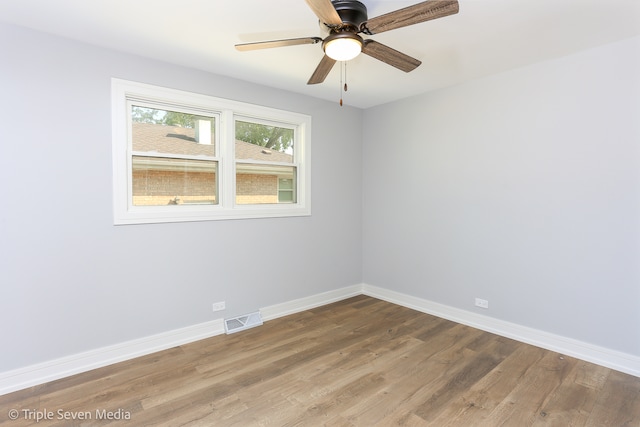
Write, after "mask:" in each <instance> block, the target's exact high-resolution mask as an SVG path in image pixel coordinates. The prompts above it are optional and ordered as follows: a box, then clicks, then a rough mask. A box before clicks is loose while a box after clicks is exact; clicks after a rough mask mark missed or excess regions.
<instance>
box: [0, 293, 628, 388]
mask: <svg viewBox="0 0 640 427" xmlns="http://www.w3.org/2000/svg"><path fill="white" fill-rule="evenodd" d="M363 294H364V295H368V296H371V297H374V298H378V299H381V300H384V301H388V302H391V303H394V304H398V305H401V306H404V307H407V308H411V309H414V310H417V311H421V312H423V313H428V314H432V315H434V316H438V317H441V318H443V319H447V320H451V321H454V322H457V323H462V324H464V325H468V326H471V327H474V328H478V329H481V330H483V331H487V332H491V333H494V334H497V335H500V336H504V337H507V338H512V339H514V340H517V341H521V342H525V343H527V344H532V345H535V346H537V347H541V348H545V349H548V350H552V351H556V352H559V353H562V354H566V355H568V356H572V357H575V358H578V359H581V360H585V361H587V362H591V363H595V364H598V365H601V366H605V367H607V368H611V369H615V370H617V371H620V372H624V373H627V374H630V375H634V376H637V377H640V357H637V356H633V355H630V354H626V353H622V352H618V351H614V350H610V349H607V348H604V347H599V346H596V345H593V344H589V343H585V342H582V341H578V340H574V339H571V338H566V337H562V336H559V335H555V334H551V333H548V332H544V331H540V330H537V329H532V328H528V327H525V326H521V325H517V324H515V323H510V322H506V321H503V320H498V319H494V318H492V317H488V316H483V315H480V314H476V313H472V312H469V311H465V310H461V309H458V308H454V307H450V306H446V305H443V304H438V303H435V302H433V301H429V300H426V299H422V298H418V297H413V296H410V295H406V294H402V293H400V292H395V291H390V290H387V289H384V288H380V287H376V286H371V285H367V284H360V285H353V286H348V287H345V288H341V289H336V290H333V291H329V292H323V293H321V294H316V295H311V296H309V297H305V298H300V299H296V300H292V301H288V302H284V303H281V304H275V305H272V306H268V307H265V308H262V309H260V314H261V315H262V318H263V319H264V320H265V321H268V320H273V319H277V318H278V317H283V316H287V315H289V314H294V313H298V312H301V311H304V310H309V309H311V308H315V307H319V306H322V305H326V304H330V303H332V302H336V301H341V300H343V299H346V298H350V297H353V296H356V295H363ZM220 334H224V320H223V319H217V320H213V321H210V322H205V323H200V324H197V325H193V326H188V327H186V328H181V329H175V330H172V331H168V332H163V333H160V334H157V335H152V336H150V337H145V338H140V339H136V340H132V341H127V342H123V343H120V344H116V345H112V346H107V347H103V348H99V349H95V350H90V351H87V352H84V353H79V354H75V355H71V356H67V357H63V358H60V359H55V360H51V361H48V362H44V363H39V364H36V365H31V366H27V367H24V368H19V369H15V370H12V371H7V372H0V395H3V394H7V393H11V392H13V391H17V390H21V389H24V388H27V387H32V386H35V385H38V384H43V383H46V382H49V381H54V380H57V379H60V378H64V377H67V376H71V375H75V374H78V373H81V372H86V371H89V370H92V369H96V368H100V367H103V366H107V365H111V364H113V363H117V362H122V361H124V360H129V359H133V358H135V357H139V356H144V355H146V354H150V353H154V352H156V351H161V350H166V349H168V348H172V347H175V346H178V345H183V344H187V343H190V342H193V341H198V340H201V339H204V338H209V337H212V336H215V335H220Z"/></svg>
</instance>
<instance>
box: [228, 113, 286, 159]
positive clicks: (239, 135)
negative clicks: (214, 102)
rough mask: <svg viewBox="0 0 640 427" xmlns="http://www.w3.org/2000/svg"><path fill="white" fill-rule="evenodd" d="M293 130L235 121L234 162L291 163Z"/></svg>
mask: <svg viewBox="0 0 640 427" xmlns="http://www.w3.org/2000/svg"><path fill="white" fill-rule="evenodd" d="M293 135H294V133H293V129H289V128H283V127H277V126H268V125H263V124H259V123H251V122H245V121H242V120H236V160H260V161H266V162H280V163H293V147H294V141H293Z"/></svg>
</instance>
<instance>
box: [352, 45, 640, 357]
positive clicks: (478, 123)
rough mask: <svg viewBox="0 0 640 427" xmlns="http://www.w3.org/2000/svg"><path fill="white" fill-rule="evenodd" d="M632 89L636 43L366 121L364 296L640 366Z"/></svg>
mask: <svg viewBox="0 0 640 427" xmlns="http://www.w3.org/2000/svg"><path fill="white" fill-rule="evenodd" d="M427 66H428V65H427ZM638 76H640V38H638V37H636V38H634V39H630V40H627V41H622V42H618V43H615V44H611V45H607V46H602V47H599V48H596V49H593V50H589V51H585V52H582V53H579V54H575V55H572V56H569V57H565V58H562V59H558V60H554V61H549V62H544V63H539V64H537V65H534V66H529V67H526V68H521V69H517V70H513V71H510V72H505V73H502V74H500V75H495V76H492V77H489V78H484V79H481V80H477V81H473V82H469V83H467V84H463V85H460V86H457V87H452V88H449V89H446V90H441V91H438V92H435V93H430V94H425V95H421V96H417V97H414V98H411V99H406V100H402V101H398V102H395V103H392V104H388V105H384V106H379V107H376V108H372V109H369V110H367V111H365V113H364V141H365V142H364V150H363V169H364V181H363V182H364V186H363V200H364V201H363V224H364V225H363V238H364V240H363V242H364V243H363V254H364V255H363V266H364V267H363V271H364V272H363V280H364V282H365V283H368V284H371V285H376V286H380V287H384V288H389V289H393V290H395V291H398V292H402V293H405V294H408V295H411V296H416V297H421V298H425V299H427V300H431V301H435V302H439V303H442V304H446V305H448V306H452V307H457V308H461V309H465V310H469V311H475V312H478V313H481V314H486V315H488V316H492V317H495V318H497V319H501V320H505V321H510V322H514V323H517V324H519V325H523V326H529V327H533V328H536V329H539V330H542V331H547V332H551V333H554V334H558V335H561V336H566V337H570V338H574V339H578V340H581V341H584V342H588V343H592V344H596V345H600V346H603V347H607V348H610V349H614V350H619V351H623V352H627V353H630V354H634V355H640V262H639V261H640V248H639V245H640V172H639V171H640V152H639V150H640V80H639V77H638ZM475 297H480V298H484V299H487V300H489V303H490V306H489V310H482V309H479V308H476V307H474V305H473V303H474V298H475Z"/></svg>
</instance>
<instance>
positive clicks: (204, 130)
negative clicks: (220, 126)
mask: <svg viewBox="0 0 640 427" xmlns="http://www.w3.org/2000/svg"><path fill="white" fill-rule="evenodd" d="M215 125H216V123H215V117H204V116H196V115H194V114H188V113H181V112H178V111H169V110H160V109H154V108H149V107H141V106H138V105H132V107H131V141H132V144H131V145H132V149H133V151H138V152H157V153H163V154H180V155H187V156H211V157H213V156H215V148H216V146H215Z"/></svg>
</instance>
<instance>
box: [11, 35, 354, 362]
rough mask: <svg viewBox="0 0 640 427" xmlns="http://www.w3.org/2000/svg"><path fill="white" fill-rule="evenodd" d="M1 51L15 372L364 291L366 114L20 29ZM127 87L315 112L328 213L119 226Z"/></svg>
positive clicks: (317, 159) (321, 195)
mask: <svg viewBox="0 0 640 427" xmlns="http://www.w3.org/2000/svg"><path fill="white" fill-rule="evenodd" d="M0 56H1V57H2V64H1V65H0V94H1V95H0V109H1V110H0V117H2V124H1V125H0V126H1V128H2V130H1V132H0V139H1V142H0V186H1V187H0V188H1V191H0V197H1V198H2V202H1V203H2V207H1V209H0V251H1V253H0V271H1V272H2V276H1V277H2V278H1V279H0V281H1V282H2V285H1V287H0V293H1V294H0V325H2V326H1V330H2V337H3V348H5V350H6V349H10V351H2V352H0V372H2V371H7V370H11V369H14V368H17V367H23V366H28V365H31V364H34V363H37V362H43V361H48V360H51V359H55V358H59V357H62V356H66V355H72V354H76V353H79V352H82V351H85V350H90V349H95V348H99V347H103V346H108V345H111V344H116V343H120V342H123V341H127V340H131V339H135V338H140V337H144V336H148V335H151V334H156V333H160V332H165V331H169V330H172V329H176V328H180V327H185V326H190V325H194V324H197V323H201V322H205V321H208V320H212V319H215V318H219V317H220V313H213V312H212V310H211V303H213V302H216V301H226V303H227V310H226V312H223V313H222V314H223V315H224V316H225V317H227V316H233V315H239V314H243V313H247V312H251V311H255V310H257V309H258V308H260V307H264V306H269V305H272V304H277V303H282V302H286V301H290V300H293V299H296V298H301V297H306V296H310V295H314V294H318V293H321V292H325V291H329V290H333V289H337V288H342V287H345V286H350V285H354V284H358V283H361V281H362V277H361V275H362V270H361V268H362V261H361V254H362V247H361V245H362V235H361V226H360V221H361V214H362V211H361V193H362V178H361V177H362V160H361V159H362V157H361V156H362V149H361V145H360V141H361V140H362V131H361V123H362V118H361V116H362V112H361V111H360V110H359V109H354V108H349V107H347V106H345V107H342V108H340V107H339V106H338V105H337V103H328V102H326V101H320V100H317V99H313V98H308V97H303V96H299V95H295V94H293V93H287V92H283V91H280V90H275V89H270V88H266V87H262V86H257V85H253V84H249V83H246V82H242V81H238V80H234V79H231V78H226V77H220V76H216V75H211V74H207V73H204V72H199V71H196V70H190V69H185V68H180V67H177V66H173V65H169V64H166V63H161V62H155V61H151V60H146V59H143V58H140V57H135V56H128V55H125V54H121V53H116V52H112V51H108V50H104V49H101V48H98V47H92V46H89V45H84V44H81V43H76V42H72V41H69V40H65V39H61V38H55V37H50V36H46V35H43V34H40V33H36V32H31V31H28V30H24V29H19V28H16V27H11V26H0ZM112 77H117V78H122V79H128V80H134V81H140V82H144V83H149V84H156V85H161V86H166V87H172V88H176V89H181V90H188V91H194V92H199V93H204V94H209V95H213V96H217V97H222V98H229V99H234V100H238V101H244V102H250V103H254V104H259V105H265V106H269V107H274V108H280V109H284V110H290V111H296V112H301V113H304V114H309V115H311V116H312V155H313V160H312V211H313V215H312V216H311V217H300V218H280V219H262V220H237V221H214V222H199V223H180V224H156V225H133V226H114V225H113V222H112V221H113V220H112V188H111V187H112V184H111V182H112V181H111V179H112V173H111V117H110V113H111V104H110V103H111V99H110V96H111V95H110V85H111V81H110V79H111V78H112ZM303 83H304V82H302V83H301V84H303Z"/></svg>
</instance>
